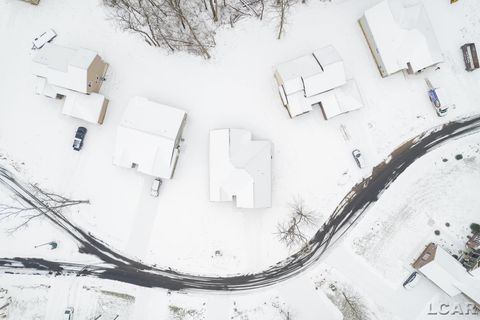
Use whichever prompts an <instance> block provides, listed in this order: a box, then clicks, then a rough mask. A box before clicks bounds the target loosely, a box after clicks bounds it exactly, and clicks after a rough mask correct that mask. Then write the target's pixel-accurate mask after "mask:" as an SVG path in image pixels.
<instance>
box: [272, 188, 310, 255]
mask: <svg viewBox="0 0 480 320" xmlns="http://www.w3.org/2000/svg"><path fill="white" fill-rule="evenodd" d="M289 206H290V209H291V217H290V219H289V220H288V221H287V222H285V223H282V224H278V226H277V235H278V237H279V239H280V241H281V242H283V243H284V244H285V245H286V246H287V248H289V249H293V248H295V247H297V246H299V245H301V246H306V245H307V244H308V238H307V236H306V234H305V231H306V229H308V228H311V227H313V226H315V224H316V217H315V211H313V210H309V209H307V208H306V207H305V204H304V201H303V199H301V198H299V197H297V198H296V199H294V201H293V202H292V203H291V204H290V205H289Z"/></svg>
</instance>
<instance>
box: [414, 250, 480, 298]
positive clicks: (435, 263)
mask: <svg viewBox="0 0 480 320" xmlns="http://www.w3.org/2000/svg"><path fill="white" fill-rule="evenodd" d="M413 267H414V268H415V269H417V270H418V271H420V272H421V273H422V274H423V275H424V276H425V277H427V278H428V279H430V280H431V281H432V282H433V283H435V284H436V285H437V286H438V287H439V288H440V289H442V290H443V291H444V292H445V293H446V294H448V295H449V296H451V297H454V296H456V295H459V294H461V293H463V294H464V295H465V296H467V297H468V298H470V299H471V300H472V301H473V302H474V303H475V304H477V305H480V278H479V277H478V276H475V275H474V274H471V273H468V272H467V270H466V269H465V268H464V267H463V266H462V264H461V263H460V262H459V261H457V260H456V259H455V258H454V257H452V256H451V255H450V254H448V253H447V252H446V251H445V250H444V249H442V248H441V247H439V246H437V245H436V244H435V243H430V244H429V245H428V246H427V247H426V248H425V250H424V251H423V252H422V254H421V255H420V257H419V258H418V259H417V260H416V261H415V262H414V263H413Z"/></svg>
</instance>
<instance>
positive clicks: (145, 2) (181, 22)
mask: <svg viewBox="0 0 480 320" xmlns="http://www.w3.org/2000/svg"><path fill="white" fill-rule="evenodd" d="M103 2H104V4H105V5H106V6H107V7H108V8H109V9H110V10H109V13H110V16H111V17H112V18H113V19H114V20H115V21H117V23H118V24H119V26H120V27H121V28H122V29H124V30H127V31H131V32H134V33H137V34H140V35H141V36H142V37H143V38H144V40H145V41H146V42H147V43H148V44H149V45H151V46H156V47H163V48H167V49H168V50H169V51H171V52H175V51H186V52H189V53H193V54H196V55H200V56H203V57H205V58H207V59H209V58H210V53H209V51H210V49H211V48H213V47H214V46H215V31H216V30H217V29H218V28H219V27H221V26H223V25H230V26H232V27H233V26H234V24H235V23H236V22H237V21H239V20H240V19H242V18H244V17H255V18H257V19H263V17H264V14H265V13H266V12H267V13H273V15H274V18H275V19H277V18H278V20H279V31H278V38H280V37H281V35H282V34H283V32H284V29H285V28H284V26H285V24H286V17H287V11H288V10H289V8H290V7H291V6H292V5H293V4H294V3H297V2H299V0H208V1H207V0H188V1H185V0H103ZM302 2H304V1H302ZM267 9H268V10H267Z"/></svg>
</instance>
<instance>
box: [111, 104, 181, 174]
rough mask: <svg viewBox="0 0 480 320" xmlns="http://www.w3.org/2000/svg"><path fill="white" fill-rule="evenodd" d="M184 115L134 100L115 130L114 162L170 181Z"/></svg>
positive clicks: (172, 109)
mask: <svg viewBox="0 0 480 320" xmlns="http://www.w3.org/2000/svg"><path fill="white" fill-rule="evenodd" d="M186 116H187V114H186V112H185V111H183V110H180V109H177V108H173V107H169V106H166V105H162V104H159V103H156V102H153V101H150V100H148V99H146V98H142V97H134V98H133V99H132V100H130V102H129V104H128V106H127V108H126V110H125V113H124V115H123V118H122V121H121V123H120V125H119V127H118V130H117V137H116V145H115V153H114V156H113V163H114V164H115V165H118V166H121V167H126V168H132V167H135V168H136V169H137V170H138V171H140V172H142V173H145V174H147V175H150V176H154V177H158V178H166V179H170V178H171V177H172V175H173V171H174V169H175V165H176V162H177V158H178V148H177V147H178V143H179V140H180V137H181V134H182V130H183V126H184V123H185V120H186Z"/></svg>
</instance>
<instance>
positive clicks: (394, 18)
mask: <svg viewBox="0 0 480 320" xmlns="http://www.w3.org/2000/svg"><path fill="white" fill-rule="evenodd" d="M359 23H360V26H361V28H362V30H363V34H364V35H365V38H366V40H367V43H368V46H369V47H370V50H371V52H372V55H373V57H374V59H375V62H376V64H377V67H378V70H379V71H380V74H381V75H382V77H387V76H389V75H391V74H394V73H396V72H399V71H401V70H406V71H407V72H408V73H409V74H415V73H417V72H420V71H422V70H423V69H425V68H427V67H431V66H434V65H436V64H438V63H440V62H442V61H443V57H442V52H441V49H440V45H439V43H438V40H437V38H436V36H435V32H434V30H433V27H432V24H431V23H430V20H429V18H428V14H427V11H426V10H425V7H424V6H423V4H422V3H421V2H419V1H413V2H412V1H409V2H405V1H404V0H395V1H392V0H384V1H381V2H380V3H378V4H376V5H375V6H373V7H371V8H370V9H368V10H366V11H365V13H364V15H363V17H361V18H360V19H359Z"/></svg>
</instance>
